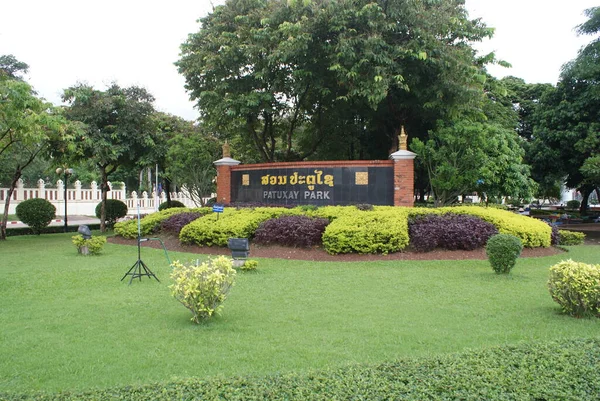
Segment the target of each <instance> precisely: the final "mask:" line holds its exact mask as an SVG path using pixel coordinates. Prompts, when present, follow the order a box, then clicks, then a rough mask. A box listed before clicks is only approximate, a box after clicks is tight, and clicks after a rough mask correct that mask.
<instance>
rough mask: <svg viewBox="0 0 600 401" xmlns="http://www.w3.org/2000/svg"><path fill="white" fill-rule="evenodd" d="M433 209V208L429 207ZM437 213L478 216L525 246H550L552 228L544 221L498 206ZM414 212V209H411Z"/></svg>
mask: <svg viewBox="0 0 600 401" xmlns="http://www.w3.org/2000/svg"><path fill="white" fill-rule="evenodd" d="M428 210H429V211H431V209H428ZM433 210H435V211H436V213H457V214H469V215H471V216H477V217H479V218H480V219H482V220H484V221H487V222H488V223H492V224H493V225H494V226H495V227H496V228H497V229H498V231H499V232H500V233H501V234H511V235H514V236H515V237H518V238H519V239H521V242H522V243H523V246H524V247H527V248H536V247H549V246H550V237H551V234H552V229H551V228H550V226H549V225H548V224H546V223H544V222H543V221H540V220H536V219H534V218H531V217H528V216H523V215H520V214H517V213H512V212H509V211H506V210H500V209H496V208H487V207H479V206H458V207H442V208H438V209H433ZM411 212H412V211H411Z"/></svg>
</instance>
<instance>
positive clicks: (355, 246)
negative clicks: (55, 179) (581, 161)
mask: <svg viewBox="0 0 600 401" xmlns="http://www.w3.org/2000/svg"><path fill="white" fill-rule="evenodd" d="M196 210H200V211H202V213H203V214H206V213H209V212H210V209H209V208H201V209H167V210H165V211H162V212H158V213H153V214H151V215H149V216H147V217H145V218H144V219H142V223H141V224H142V235H147V234H151V233H154V232H156V231H157V230H158V229H159V227H160V223H161V222H162V221H163V220H165V219H166V218H168V217H169V216H171V215H173V214H176V213H181V212H182V211H187V212H189V211H196ZM448 213H451V214H459V215H470V216H474V217H478V218H480V219H481V220H483V221H486V222H488V223H491V224H492V225H494V226H495V227H496V228H497V229H498V231H499V232H500V233H503V234H512V235H514V236H516V237H518V238H519V239H521V241H522V243H523V246H525V247H530V248H533V247H539V246H544V247H548V246H550V237H551V231H552V229H551V228H550V226H548V225H547V224H546V223H544V222H542V221H538V220H536V219H533V218H530V217H527V216H522V215H519V214H515V213H511V212H508V211H504V210H500V209H496V208H483V207H476V206H461V207H447V208H437V209H430V208H427V209H424V208H402V207H393V206H375V207H374V208H373V210H372V211H371V210H365V211H362V210H358V209H357V208H356V207H354V206H346V207H344V206H326V207H319V208H316V209H314V208H307V207H296V208H291V209H286V208H281V207H280V208H277V207H269V208H262V207H257V208H254V209H234V208H230V207H226V208H225V211H224V212H223V213H209V214H208V215H206V216H205V217H204V218H202V219H199V220H197V221H194V222H192V223H190V224H188V225H187V226H185V227H184V228H183V229H182V230H181V233H180V236H179V238H180V240H181V241H182V242H183V243H186V244H198V245H208V246H226V245H227V240H228V239H229V238H250V239H251V238H253V236H254V235H255V231H256V229H257V228H258V226H259V224H260V223H262V222H264V221H266V220H268V219H272V218H277V217H279V216H284V215H289V216H293V215H305V216H309V217H320V218H325V219H327V220H329V221H330V222H331V223H330V224H329V226H327V228H326V230H325V232H324V234H323V238H322V239H323V247H324V249H325V250H326V251H327V252H329V253H331V254H338V253H352V252H353V253H384V254H385V253H389V252H398V251H402V250H403V249H405V248H406V247H407V245H408V243H409V233H408V218H409V217H411V218H416V217H418V216H422V215H427V214H448ZM115 232H116V233H117V234H118V235H122V236H124V237H126V238H135V237H136V236H137V223H136V222H135V220H133V221H130V222H127V223H119V224H117V226H116V227H115Z"/></svg>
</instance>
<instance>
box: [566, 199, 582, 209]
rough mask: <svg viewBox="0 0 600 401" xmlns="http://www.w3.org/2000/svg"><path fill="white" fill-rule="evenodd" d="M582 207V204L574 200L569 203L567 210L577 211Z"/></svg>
mask: <svg viewBox="0 0 600 401" xmlns="http://www.w3.org/2000/svg"><path fill="white" fill-rule="evenodd" d="M580 206H581V202H579V201H578V200H577V199H573V200H570V201H568V202H567V209H569V210H577V209H579V207H580Z"/></svg>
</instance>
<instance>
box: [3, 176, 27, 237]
mask: <svg viewBox="0 0 600 401" xmlns="http://www.w3.org/2000/svg"><path fill="white" fill-rule="evenodd" d="M21 175H22V171H21V169H19V168H17V170H16V171H15V175H14V176H13V179H12V181H11V183H10V188H9V189H8V194H7V196H6V201H5V202H4V215H3V216H2V222H1V223H0V240H3V241H4V240H6V225H7V224H8V209H9V208H10V199H11V198H12V195H13V193H14V192H15V188H16V187H17V181H19V178H21Z"/></svg>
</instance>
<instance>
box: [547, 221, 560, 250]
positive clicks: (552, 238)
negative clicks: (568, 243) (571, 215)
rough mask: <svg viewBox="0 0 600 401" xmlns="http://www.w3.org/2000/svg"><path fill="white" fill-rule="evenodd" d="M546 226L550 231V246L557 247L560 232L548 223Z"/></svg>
mask: <svg viewBox="0 0 600 401" xmlns="http://www.w3.org/2000/svg"><path fill="white" fill-rule="evenodd" d="M548 225H549V226H550V228H551V229H552V233H551V234H550V245H559V244H560V230H559V229H558V227H557V226H556V225H554V224H550V223H548Z"/></svg>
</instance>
